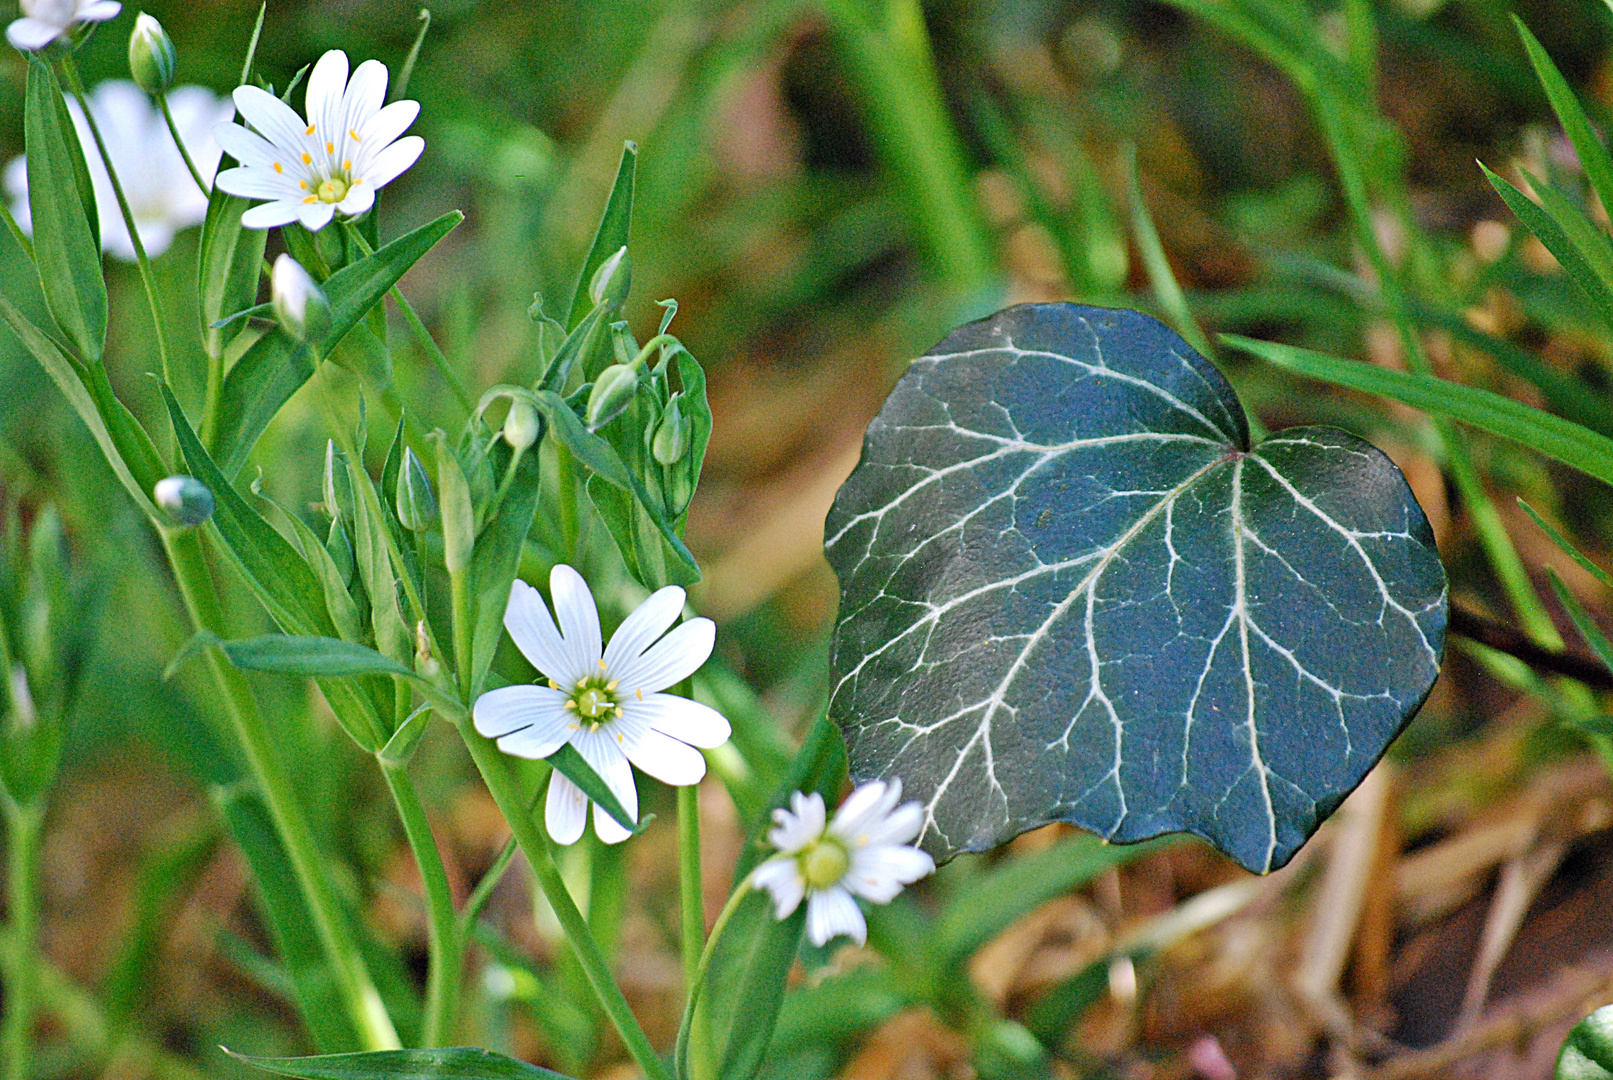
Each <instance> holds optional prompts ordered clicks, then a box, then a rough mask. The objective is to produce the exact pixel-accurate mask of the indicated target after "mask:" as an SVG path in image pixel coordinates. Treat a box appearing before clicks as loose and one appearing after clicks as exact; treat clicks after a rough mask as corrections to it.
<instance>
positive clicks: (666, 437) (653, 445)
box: [650, 393, 694, 465]
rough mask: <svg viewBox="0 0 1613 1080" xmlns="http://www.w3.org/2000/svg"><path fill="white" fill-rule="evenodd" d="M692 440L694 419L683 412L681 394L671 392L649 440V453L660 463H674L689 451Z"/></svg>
mask: <svg viewBox="0 0 1613 1080" xmlns="http://www.w3.org/2000/svg"><path fill="white" fill-rule="evenodd" d="M693 441H694V421H692V420H690V419H689V418H688V417H687V416H685V415H684V413H683V395H682V394H681V393H679V394H673V395H672V397H671V398H670V399H669V400H668V401H667V403H666V412H665V413H663V414H662V416H661V423H660V426H658V427H657V428H656V429H655V438H654V439H653V440H651V442H650V453H651V455H653V456H654V458H655V460H656V461H659V462H660V463H661V464H662V465H675V464H677V463H678V462H679V461H681V460H683V455H685V454H687V453H688V452H689V444H690V443H691V442H693Z"/></svg>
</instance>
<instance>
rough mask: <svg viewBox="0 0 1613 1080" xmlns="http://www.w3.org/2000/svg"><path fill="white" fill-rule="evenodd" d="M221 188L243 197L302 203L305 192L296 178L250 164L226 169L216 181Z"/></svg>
mask: <svg viewBox="0 0 1613 1080" xmlns="http://www.w3.org/2000/svg"><path fill="white" fill-rule="evenodd" d="M215 183H217V184H218V186H219V187H220V188H222V189H223V190H225V191H227V192H229V193H230V194H231V195H239V196H240V197H241V198H243V199H286V200H289V201H292V202H297V203H301V202H302V200H303V197H304V195H305V194H306V192H304V191H303V190H302V189H301V188H299V187H298V186H297V182H296V181H295V180H291V179H288V178H287V177H284V176H277V175H275V174H274V173H273V172H270V171H269V170H267V169H257V168H253V167H251V166H249V165H242V166H238V167H236V168H234V169H225V170H224V171H223V172H221V173H219V174H218V178H217V180H216V181H215Z"/></svg>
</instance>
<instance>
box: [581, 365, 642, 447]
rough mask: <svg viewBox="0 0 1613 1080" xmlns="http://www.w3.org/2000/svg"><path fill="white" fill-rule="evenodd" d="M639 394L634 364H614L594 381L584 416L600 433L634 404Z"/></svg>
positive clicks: (590, 425) (636, 370) (589, 424)
mask: <svg viewBox="0 0 1613 1080" xmlns="http://www.w3.org/2000/svg"><path fill="white" fill-rule="evenodd" d="M637 394H638V369H637V368H635V367H634V366H633V365H632V364H612V365H611V366H610V367H608V368H606V369H605V370H604V371H601V372H600V373H599V378H597V379H595V380H594V389H593V392H592V393H590V394H589V395H588V408H587V410H586V412H585V414H584V416H583V419H584V420H585V421H587V423H588V426H589V428H591V429H592V430H594V431H598V430H599V429H600V428H602V427H604V426H605V425H606V424H608V423H610V422H611V421H612V420H614V419H616V418H617V417H618V416H620V415H622V413H623V411H624V410H626V408H627V407H628V406H629V405H631V404H633V398H634V396H635V395H637Z"/></svg>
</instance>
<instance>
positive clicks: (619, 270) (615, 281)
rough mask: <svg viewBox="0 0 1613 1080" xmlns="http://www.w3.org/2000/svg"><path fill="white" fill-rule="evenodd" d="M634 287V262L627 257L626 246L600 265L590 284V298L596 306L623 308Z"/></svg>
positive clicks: (618, 249)
mask: <svg viewBox="0 0 1613 1080" xmlns="http://www.w3.org/2000/svg"><path fill="white" fill-rule="evenodd" d="M632 286H633V260H632V259H630V258H628V257H627V248H626V246H625V245H624V246H623V247H619V248H617V249H616V253H615V254H614V255H612V256H611V257H610V258H608V259H606V260H605V261H604V262H602V263H600V264H599V269H598V270H595V271H594V276H593V278H592V279H590V281H589V282H588V298H589V299H590V300H592V301H593V302H594V306H595V307H598V306H599V305H600V304H610V305H611V306H612V307H621V306H622V304H624V303H625V302H626V301H627V291H628V290H629V289H630V288H632Z"/></svg>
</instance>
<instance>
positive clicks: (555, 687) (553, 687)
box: [549, 679, 560, 690]
mask: <svg viewBox="0 0 1613 1080" xmlns="http://www.w3.org/2000/svg"><path fill="white" fill-rule="evenodd" d="M549 689H550V690H558V689H560V684H559V683H557V682H555V681H554V680H553V679H550V680H549Z"/></svg>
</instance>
